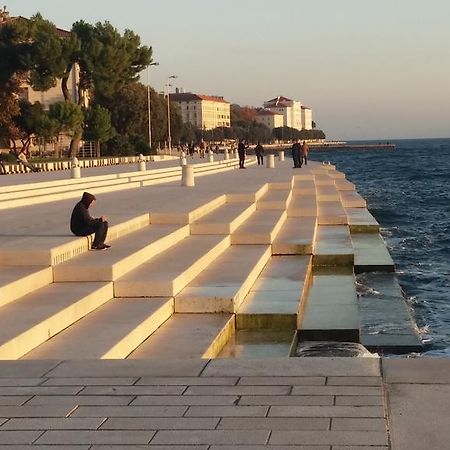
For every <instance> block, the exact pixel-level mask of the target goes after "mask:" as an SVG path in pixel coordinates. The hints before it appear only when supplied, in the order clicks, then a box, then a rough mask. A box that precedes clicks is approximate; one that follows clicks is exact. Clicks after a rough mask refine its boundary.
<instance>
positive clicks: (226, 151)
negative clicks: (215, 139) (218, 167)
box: [223, 148, 230, 161]
mask: <svg viewBox="0 0 450 450" xmlns="http://www.w3.org/2000/svg"><path fill="white" fill-rule="evenodd" d="M229 158H230V155H229V154H228V149H227V148H226V149H225V150H224V151H223V159H224V161H228V159H229Z"/></svg>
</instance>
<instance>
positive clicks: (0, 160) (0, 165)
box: [0, 152, 7, 175]
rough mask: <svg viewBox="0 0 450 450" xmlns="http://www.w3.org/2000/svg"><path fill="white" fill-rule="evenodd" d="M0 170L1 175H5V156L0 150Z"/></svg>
mask: <svg viewBox="0 0 450 450" xmlns="http://www.w3.org/2000/svg"><path fill="white" fill-rule="evenodd" d="M0 172H1V174H2V175H6V173H7V172H6V166H5V157H4V156H3V153H2V152H0Z"/></svg>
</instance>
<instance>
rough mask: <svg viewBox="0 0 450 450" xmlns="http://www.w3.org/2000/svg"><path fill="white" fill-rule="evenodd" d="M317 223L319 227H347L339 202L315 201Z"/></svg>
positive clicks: (344, 214)
mask: <svg viewBox="0 0 450 450" xmlns="http://www.w3.org/2000/svg"><path fill="white" fill-rule="evenodd" d="M317 221H318V224H319V225H347V223H348V218H347V214H346V212H345V209H344V208H343V206H342V204H341V201H340V200H339V201H320V200H317Z"/></svg>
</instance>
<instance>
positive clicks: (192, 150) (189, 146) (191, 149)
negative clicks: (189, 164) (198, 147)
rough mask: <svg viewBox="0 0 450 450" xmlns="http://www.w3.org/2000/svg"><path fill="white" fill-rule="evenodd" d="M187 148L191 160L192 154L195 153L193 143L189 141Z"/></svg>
mask: <svg viewBox="0 0 450 450" xmlns="http://www.w3.org/2000/svg"><path fill="white" fill-rule="evenodd" d="M188 148H189V155H191V158H193V157H194V153H195V144H194V141H191V143H190V144H189V145H188Z"/></svg>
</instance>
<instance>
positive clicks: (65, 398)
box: [27, 395, 134, 406]
mask: <svg viewBox="0 0 450 450" xmlns="http://www.w3.org/2000/svg"><path fill="white" fill-rule="evenodd" d="M133 400H134V396H118V395H117V396H116V395H109V396H106V395H51V396H50V395H45V396H44V395H36V396H35V397H33V398H32V399H31V400H30V401H29V402H28V403H27V405H65V406H71V405H72V406H76V405H89V406H101V405H128V404H130V402H132V401H133Z"/></svg>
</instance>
